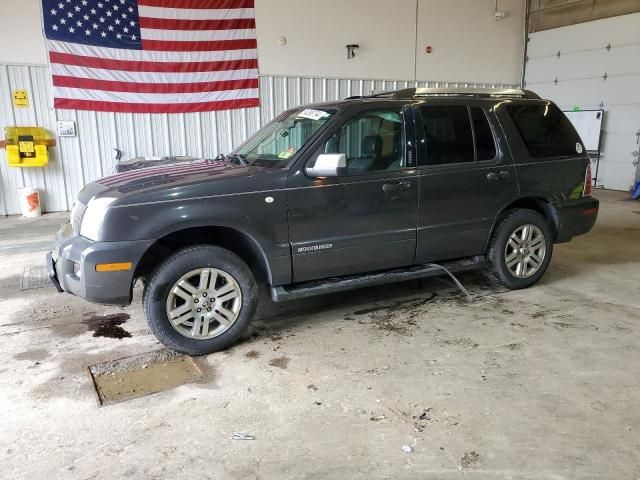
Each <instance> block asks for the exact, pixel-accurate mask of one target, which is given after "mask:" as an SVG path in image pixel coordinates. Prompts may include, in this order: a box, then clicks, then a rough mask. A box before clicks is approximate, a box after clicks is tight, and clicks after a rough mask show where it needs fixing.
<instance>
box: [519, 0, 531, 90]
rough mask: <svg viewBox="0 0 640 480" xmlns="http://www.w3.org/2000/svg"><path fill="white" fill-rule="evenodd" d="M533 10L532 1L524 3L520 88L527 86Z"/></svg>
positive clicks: (527, 0) (528, 0) (526, 0)
mask: <svg viewBox="0 0 640 480" xmlns="http://www.w3.org/2000/svg"><path fill="white" fill-rule="evenodd" d="M530 10H531V0H525V1H524V37H523V39H522V74H521V76H520V88H524V86H525V75H526V73H527V47H528V46H529V12H530Z"/></svg>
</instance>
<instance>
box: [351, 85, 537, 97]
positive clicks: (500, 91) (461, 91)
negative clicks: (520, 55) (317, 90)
mask: <svg viewBox="0 0 640 480" xmlns="http://www.w3.org/2000/svg"><path fill="white" fill-rule="evenodd" d="M447 96H454V97H458V96H468V97H477V98H497V97H515V98H532V99H539V98H540V97H539V96H538V95H536V94H535V93H533V92H532V91H531V90H523V89H519V88H486V87H419V88H404V89H402V90H390V91H386V92H377V93H374V94H372V95H366V96H353V97H349V98H348V99H356V98H381V97H382V98H393V99H398V100H407V99H412V98H420V97H447Z"/></svg>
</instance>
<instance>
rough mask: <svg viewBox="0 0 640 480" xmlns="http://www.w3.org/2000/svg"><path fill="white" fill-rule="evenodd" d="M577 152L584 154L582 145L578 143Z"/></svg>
mask: <svg viewBox="0 0 640 480" xmlns="http://www.w3.org/2000/svg"><path fill="white" fill-rule="evenodd" d="M576 152H578V153H582V145H581V144H580V143H576Z"/></svg>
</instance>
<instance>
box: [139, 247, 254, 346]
mask: <svg viewBox="0 0 640 480" xmlns="http://www.w3.org/2000/svg"><path fill="white" fill-rule="evenodd" d="M204 267H211V268H216V269H219V270H222V271H223V272H226V273H227V274H229V275H231V276H232V277H233V278H234V279H235V281H236V282H237V284H238V285H239V287H240V291H241V293H242V298H241V304H240V305H241V306H240V310H239V312H238V316H237V318H236V320H235V321H234V322H233V323H232V324H231V326H230V327H229V328H228V330H226V331H224V332H223V333H221V334H220V335H218V336H216V337H213V338H208V339H193V338H188V337H186V336H184V335H182V334H180V333H179V332H178V331H177V330H176V329H175V328H174V327H173V326H172V325H171V323H170V322H169V319H168V316H167V310H166V304H167V298H168V295H169V293H170V290H171V289H172V287H173V286H174V284H175V283H176V282H177V281H178V280H179V279H180V278H181V277H182V276H183V275H185V274H187V273H188V272H191V271H192V270H195V269H198V268H204ZM257 302H258V286H257V285H256V281H255V278H254V276H253V274H252V273H251V270H250V269H249V267H248V266H247V265H246V264H245V263H244V262H243V261H242V259H241V258H240V257H238V256H237V255H236V254H234V253H233V252H230V251H229V250H226V249H224V248H220V247H216V246H213V245H197V246H193V247H187V248H185V249H183V250H180V251H179V252H177V253H176V254H174V255H172V256H171V257H169V258H168V259H167V260H165V261H164V262H163V263H162V264H161V265H160V266H159V267H158V268H157V269H156V270H155V272H153V274H152V275H151V277H150V281H149V283H148V285H146V288H145V291H144V297H143V307H144V312H145V314H146V317H147V322H148V323H149V328H150V329H151V331H152V332H153V334H154V335H155V336H156V337H157V338H158V340H160V342H162V343H163V344H164V345H166V346H167V347H169V348H171V349H173V350H177V351H179V352H182V353H187V354H189V355H203V354H207V353H213V352H217V351H220V350H224V349H225V348H227V347H229V346H230V345H232V344H233V343H235V342H236V341H237V340H238V338H239V337H240V335H242V333H243V332H244V331H245V329H246V328H247V327H248V326H249V324H250V323H251V320H253V317H254V314H255V311H256V305H257Z"/></svg>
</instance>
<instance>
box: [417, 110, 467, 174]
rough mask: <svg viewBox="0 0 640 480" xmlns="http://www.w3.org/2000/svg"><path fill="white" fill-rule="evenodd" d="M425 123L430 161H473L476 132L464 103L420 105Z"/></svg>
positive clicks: (428, 160)
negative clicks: (474, 135)
mask: <svg viewBox="0 0 640 480" xmlns="http://www.w3.org/2000/svg"><path fill="white" fill-rule="evenodd" d="M420 112H421V114H422V123H423V124H424V135H425V144H426V147H427V160H426V164H427V165H442V164H446V163H463V162H473V161H474V160H475V158H474V151H473V134H472V132H471V121H470V120H469V111H468V110H467V107H466V106H464V105H450V106H442V105H427V106H423V107H420Z"/></svg>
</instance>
